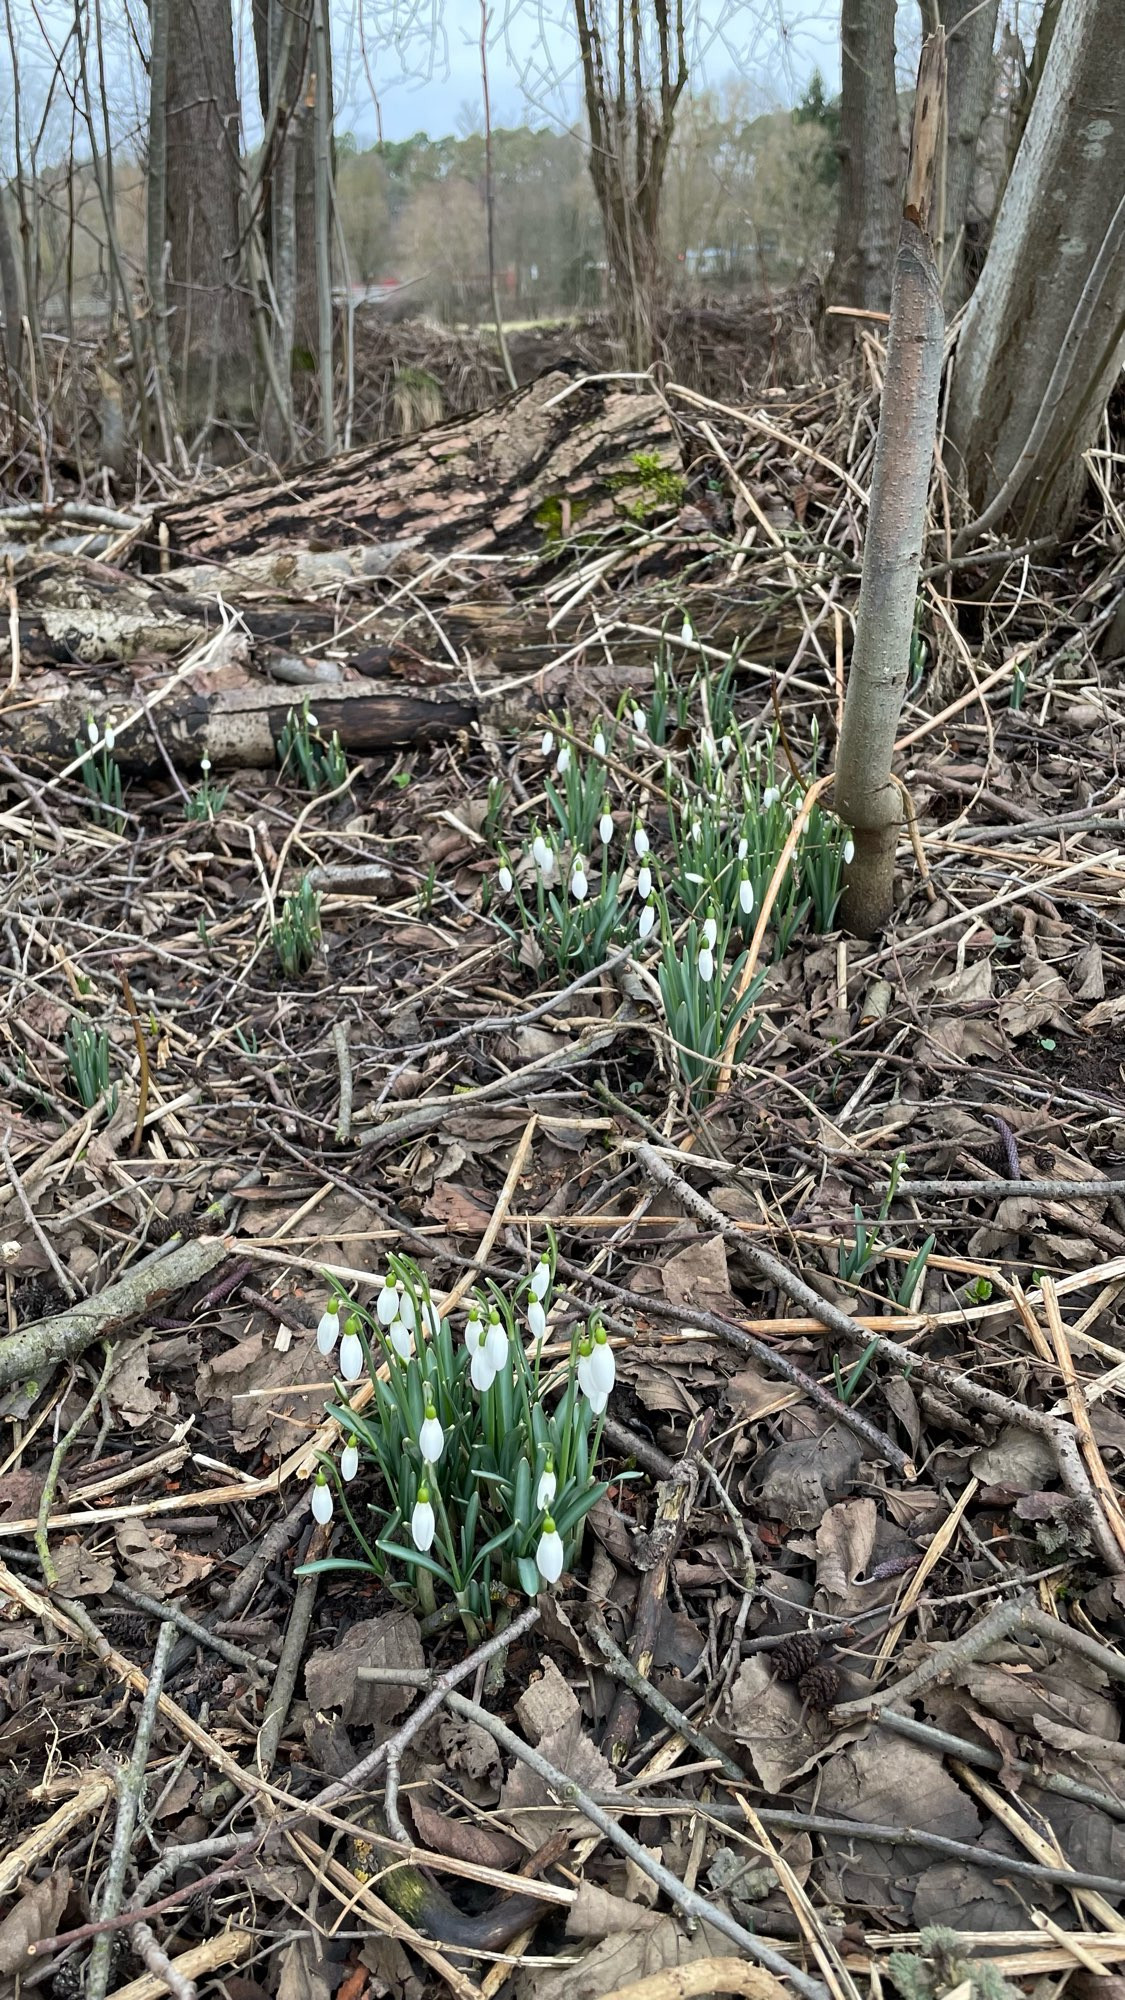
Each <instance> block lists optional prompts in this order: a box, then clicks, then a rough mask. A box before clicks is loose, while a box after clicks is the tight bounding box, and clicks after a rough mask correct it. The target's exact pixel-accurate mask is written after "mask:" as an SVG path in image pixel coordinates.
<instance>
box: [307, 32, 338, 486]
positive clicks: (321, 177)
mask: <svg viewBox="0 0 1125 2000" xmlns="http://www.w3.org/2000/svg"><path fill="white" fill-rule="evenodd" d="M315 54H316V69H315V72H314V76H313V89H314V90H315V92H316V98H315V104H314V130H315V134H316V185H315V189H314V194H315V216H316V297H317V349H318V360H319V365H320V441H321V444H322V446H323V448H324V455H325V457H326V458H331V456H332V453H333V452H334V451H335V449H336V378H335V369H334V366H333V360H334V356H333V346H332V206H331V204H332V106H331V103H330V101H329V94H328V93H329V88H330V79H329V69H328V8H327V4H326V0H316V37H315Z"/></svg>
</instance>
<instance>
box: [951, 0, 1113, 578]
mask: <svg viewBox="0 0 1125 2000" xmlns="http://www.w3.org/2000/svg"><path fill="white" fill-rule="evenodd" d="M1123 73H1125V8H1123V7H1122V6H1121V0H1062V5H1061V7H1060V10H1059V18H1058V22H1057V25H1056V27H1055V31H1054V34H1053V36H1052V38H1051V44H1050V49H1049V51H1048V54H1047V58H1046V63H1045V65H1044V69H1043V76H1042V80H1041V82H1040V84H1039V87H1038V89H1037V91H1036V93H1035V98H1034V102H1033V103H1032V106H1031V111H1030V114H1029V117H1028V121H1027V125H1026V128H1025V130H1024V135H1023V139H1022V141H1021V144H1020V148H1019V152H1018V154H1017V156H1016V161H1015V165H1014V167H1013V169H1012V174H1011V178H1010V179H1009V181H1008V185H1007V187H1006V188H1005V190H1004V198H1003V201H1002V202H1001V205H1000V211H999V214H998V215H997V218H996V223H995V227H994V229H993V234H992V244H991V248H990V250H989V253H988V258H987V261H986V263H985V267H984V271H983V273H982V275H981V279H980V282H979V284H978V285H977V288H976V291H975V292H974V293H973V296H972V298H971V300H970V301H969V306H968V309H967V312H966V316H965V322H964V326H963V328H962V331H961V338H960V341H959V343H958V349H957V356H956V360H955V364H954V377H953V389H952V394H951V397H950V406H949V426H948V434H949V440H950V443H951V445H952V447H953V450H954V452H955V453H957V454H958V455H959V457H960V460H961V464H962V467H963V471H964V483H965V488H966V492H967V497H968V502H969V506H970V508H971V509H972V510H973V513H974V516H975V519H974V520H973V522H972V523H971V524H970V526H969V528H967V529H965V530H964V531H963V534H962V537H961V541H962V543H964V542H965V541H967V540H968V539H969V538H970V536H971V535H973V534H980V533H982V532H983V531H984V530H985V529H986V528H991V529H995V530H996V531H997V532H1002V533H1004V534H1005V535H1011V536H1013V537H1014V538H1015V539H1017V540H1021V539H1023V538H1025V537H1026V536H1027V535H1029V534H1036V535H1041V534H1059V535H1061V534H1063V533H1065V532H1066V530H1067V529H1068V528H1069V527H1070V525H1071V524H1072V522H1073V520H1074V516H1075V514H1076V512H1077V510H1078V507H1079V505H1080V503H1081V499H1082V495H1083V492H1084V490H1085V472H1084V467H1083V463H1082V454H1083V452H1084V450H1085V449H1086V447H1087V446H1088V445H1089V443H1090V441H1091V439H1092V438H1093V436H1094V435H1095V432H1096V430H1097V426H1098V423H1099V421H1100V419H1101V415H1102V412H1103V411H1104V409H1105V405H1106V399H1107V397H1108V395H1109V392H1110V389H1111V388H1112V386H1113V383H1114V382H1115V381H1116V379H1117V375H1118V372H1119V370H1120V368H1121V365H1122V360H1123V358H1125V92H1123V90H1122V88H1121V77H1122V75H1123Z"/></svg>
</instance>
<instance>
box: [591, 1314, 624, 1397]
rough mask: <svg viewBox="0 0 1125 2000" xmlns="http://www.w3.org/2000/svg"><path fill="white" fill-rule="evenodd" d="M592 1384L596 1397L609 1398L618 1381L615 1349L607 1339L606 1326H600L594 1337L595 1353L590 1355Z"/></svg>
mask: <svg viewBox="0 0 1125 2000" xmlns="http://www.w3.org/2000/svg"><path fill="white" fill-rule="evenodd" d="M589 1376H590V1382H591V1384H592V1385H593V1390H594V1394H595V1395H596V1396H606V1397H608V1396H609V1395H610V1393H611V1392H612V1389H613V1385H614V1382H615V1381H616V1380H617V1363H616V1361H615V1360H614V1358H613V1349H612V1347H611V1346H610V1344H609V1341H608V1339H607V1337H606V1330H605V1328H604V1326H599V1328H598V1330H597V1332H596V1333H595V1335H594V1347H593V1352H592V1353H591V1355H590V1369H589Z"/></svg>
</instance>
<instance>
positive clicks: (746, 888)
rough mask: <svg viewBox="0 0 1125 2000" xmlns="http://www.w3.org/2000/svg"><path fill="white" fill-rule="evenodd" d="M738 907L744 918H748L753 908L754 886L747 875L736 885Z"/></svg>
mask: <svg viewBox="0 0 1125 2000" xmlns="http://www.w3.org/2000/svg"><path fill="white" fill-rule="evenodd" d="M738 907H739V909H740V910H741V911H742V914H743V916H744V917H748V916H749V915H750V912H751V910H752V909H753V908H754V884H753V883H752V882H751V880H750V877H749V876H748V875H744V876H743V878H742V880H741V882H740V883H739V885H738Z"/></svg>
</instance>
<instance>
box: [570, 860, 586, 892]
mask: <svg viewBox="0 0 1125 2000" xmlns="http://www.w3.org/2000/svg"><path fill="white" fill-rule="evenodd" d="M570 893H571V895H572V896H573V897H574V900H575V902H576V903H584V902H585V901H586V898H587V896H588V895H589V893H590V879H589V877H588V875H587V873H586V870H585V867H584V866H583V861H582V856H581V855H580V854H576V855H575V857H574V866H573V868H572V869H571V871H570Z"/></svg>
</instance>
